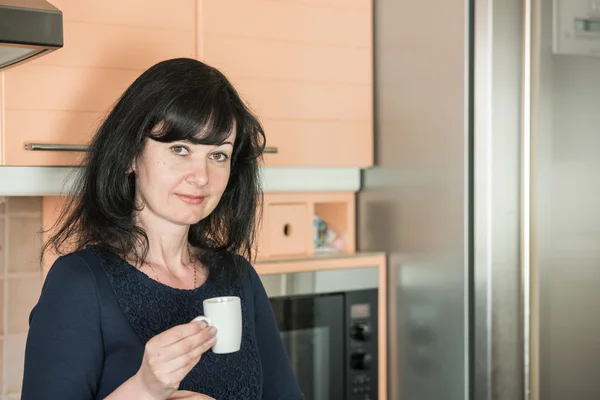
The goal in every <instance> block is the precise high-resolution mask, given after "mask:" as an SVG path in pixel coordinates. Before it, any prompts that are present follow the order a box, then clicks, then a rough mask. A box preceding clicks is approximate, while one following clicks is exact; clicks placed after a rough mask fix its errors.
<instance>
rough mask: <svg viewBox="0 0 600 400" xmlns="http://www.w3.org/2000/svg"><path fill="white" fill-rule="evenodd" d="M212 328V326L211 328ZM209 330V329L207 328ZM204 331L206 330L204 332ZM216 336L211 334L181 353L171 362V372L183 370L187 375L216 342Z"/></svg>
mask: <svg viewBox="0 0 600 400" xmlns="http://www.w3.org/2000/svg"><path fill="white" fill-rule="evenodd" d="M209 329H210V328H209ZM207 331H208V329H207ZM203 333H204V332H203ZM216 339H217V338H216V336H214V335H213V336H210V337H208V338H206V339H203V340H202V341H200V342H198V343H196V344H195V346H194V347H192V348H191V350H189V351H186V352H183V353H181V355H180V356H179V357H177V358H174V359H172V360H171V361H170V362H169V371H170V373H174V374H177V373H179V372H182V373H183V374H184V376H185V375H187V373H188V372H189V371H190V370H191V369H192V368H193V367H194V365H196V364H197V363H198V361H200V357H202V354H204V353H205V352H207V351H208V350H209V349H210V348H211V347H212V346H214V344H215V342H216Z"/></svg>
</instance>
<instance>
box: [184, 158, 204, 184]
mask: <svg viewBox="0 0 600 400" xmlns="http://www.w3.org/2000/svg"><path fill="white" fill-rule="evenodd" d="M186 180H187V181H188V183H191V184H192V185H195V186H198V187H203V186H206V185H207V184H208V163H207V161H206V160H197V161H195V162H194V163H192V166H191V168H190V171H189V173H188V174H187V177H186Z"/></svg>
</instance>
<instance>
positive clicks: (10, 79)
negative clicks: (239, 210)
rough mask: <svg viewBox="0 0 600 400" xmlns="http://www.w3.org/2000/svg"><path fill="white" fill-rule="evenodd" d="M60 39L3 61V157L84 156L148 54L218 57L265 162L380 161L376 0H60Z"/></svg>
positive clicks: (43, 162)
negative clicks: (258, 130)
mask: <svg viewBox="0 0 600 400" xmlns="http://www.w3.org/2000/svg"><path fill="white" fill-rule="evenodd" d="M52 3H53V4H54V5H55V6H56V7H58V8H59V9H61V10H62V12H63V17H64V36H65V38H64V43H65V45H64V47H63V48H62V49H60V50H58V51H55V52H53V53H51V54H49V55H46V56H43V57H41V58H39V59H37V60H34V61H32V62H29V63H26V64H22V65H20V66H18V67H15V68H12V69H9V70H6V71H4V72H2V74H3V79H2V80H1V81H0V90H1V92H2V97H1V102H2V103H1V108H0V118H1V119H2V123H1V124H0V136H1V139H2V140H0V165H13V166H14V165H22V166H28V165H37V166H58V165H61V166H64V165H67V166H68V165H76V164H78V163H79V161H80V159H81V155H82V153H80V152H73V151H31V150H26V149H25V148H24V146H25V145H26V144H28V143H39V144H63V145H64V144H68V145H82V144H86V143H87V142H88V141H89V138H90V136H91V135H92V134H93V132H94V129H95V128H96V127H97V125H98V124H99V122H100V121H101V119H102V117H103V116H104V115H105V113H106V112H107V111H108V110H109V108H110V107H111V105H112V104H114V102H115V101H116V100H117V99H118V97H119V96H120V95H121V94H122V92H123V91H124V90H125V88H126V87H127V86H128V85H129V84H131V83H132V82H133V80H134V79H135V78H136V77H138V76H139V75H140V74H141V73H142V72H143V71H144V70H145V69H146V68H148V67H149V66H151V65H152V64H154V63H156V62H158V61H160V60H164V59H168V58H173V57H195V58H198V59H201V60H203V61H205V62H207V63H208V64H211V65H214V66H216V67H217V68H219V69H221V70H222V71H223V72H224V73H225V74H226V75H227V76H228V77H229V78H230V79H231V80H232V81H233V83H234V85H235V86H236V87H237V88H238V90H239V92H240V94H241V95H242V97H243V98H244V99H245V101H246V102H247V103H248V104H249V105H250V106H251V108H252V109H253V110H254V111H255V112H256V113H257V115H258V116H259V118H260V119H261V120H262V122H263V124H264V127H265V131H266V134H267V146H269V147H272V148H276V149H277V153H275V154H266V155H265V162H266V165H267V166H269V167H278V166H299V167H302V166H320V167H332V166H349V167H369V166H371V165H373V124H372V121H373V116H372V98H373V96H372V86H373V85H372V43H371V41H372V33H371V32H372V26H371V25H372V21H371V16H372V0H346V1H342V0H307V1H295V0H285V1H283V0H282V1H270V0H218V1H217V0H177V1H176V2H168V1H165V0H103V1H95V0H52Z"/></svg>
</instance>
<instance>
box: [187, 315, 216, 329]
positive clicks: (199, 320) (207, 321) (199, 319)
mask: <svg viewBox="0 0 600 400" xmlns="http://www.w3.org/2000/svg"><path fill="white" fill-rule="evenodd" d="M194 321H198V322H201V321H206V323H207V324H208V325H209V326H210V325H212V324H211V322H210V318H208V317H205V316H204V315H201V316H199V317H196V318H194V319H193V320H192V322H194Z"/></svg>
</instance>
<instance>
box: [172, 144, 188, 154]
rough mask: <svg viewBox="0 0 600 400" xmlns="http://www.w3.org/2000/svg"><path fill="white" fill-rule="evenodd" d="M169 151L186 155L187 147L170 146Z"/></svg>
mask: <svg viewBox="0 0 600 400" xmlns="http://www.w3.org/2000/svg"><path fill="white" fill-rule="evenodd" d="M171 151H172V152H173V154H175V155H177V156H187V155H188V154H189V151H188V149H187V148H185V147H184V146H180V145H175V146H171Z"/></svg>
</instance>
